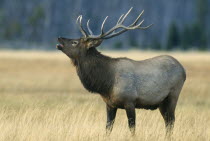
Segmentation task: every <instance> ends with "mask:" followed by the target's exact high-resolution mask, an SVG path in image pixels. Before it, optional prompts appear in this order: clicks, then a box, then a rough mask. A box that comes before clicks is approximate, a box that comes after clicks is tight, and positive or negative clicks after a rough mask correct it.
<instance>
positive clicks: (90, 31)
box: [87, 19, 93, 35]
mask: <svg viewBox="0 0 210 141" xmlns="http://www.w3.org/2000/svg"><path fill="white" fill-rule="evenodd" d="M89 23H90V19H89V20H88V21H87V29H88V32H89V33H90V35H93V31H92V30H91V29H90V26H89Z"/></svg>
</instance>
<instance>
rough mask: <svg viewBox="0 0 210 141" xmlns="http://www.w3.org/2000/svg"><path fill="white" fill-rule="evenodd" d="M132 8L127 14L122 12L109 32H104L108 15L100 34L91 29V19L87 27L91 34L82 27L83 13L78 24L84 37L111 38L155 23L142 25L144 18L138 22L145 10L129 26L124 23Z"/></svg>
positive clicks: (78, 19)
mask: <svg viewBox="0 0 210 141" xmlns="http://www.w3.org/2000/svg"><path fill="white" fill-rule="evenodd" d="M132 9H133V7H131V8H130V9H129V10H128V12H127V13H126V14H125V15H124V14H122V15H121V16H120V18H119V19H118V21H117V23H116V25H115V26H114V27H112V28H111V29H110V30H108V31H107V32H104V24H105V22H106V20H107V18H108V16H107V17H106V18H105V19H104V21H103V23H102V25H101V33H100V34H99V35H94V34H93V32H92V30H91V29H90V26H89V22H90V20H88V22H87V28H88V31H89V33H90V35H88V34H87V32H86V31H85V30H84V29H83V27H82V16H81V15H80V16H79V17H78V18H77V24H78V25H79V28H80V31H81V32H82V34H83V35H84V38H88V39H109V38H112V37H115V36H118V35H120V34H122V33H124V32H126V31H128V30H134V29H147V28H149V27H150V26H152V25H153V24H151V25H148V26H146V27H141V25H142V23H143V22H144V20H142V21H141V22H140V23H139V24H137V23H138V21H139V19H140V17H141V16H142V14H143V13H144V10H143V11H142V12H141V13H140V14H139V16H138V17H137V18H136V20H135V21H134V22H133V23H132V24H130V25H129V26H125V25H123V23H124V21H125V19H126V18H127V16H128V15H129V13H130V12H131V10H132ZM78 21H79V23H78ZM118 29H121V30H120V31H117V30H118ZM116 31H117V32H116Z"/></svg>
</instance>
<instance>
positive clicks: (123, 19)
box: [119, 7, 133, 24]
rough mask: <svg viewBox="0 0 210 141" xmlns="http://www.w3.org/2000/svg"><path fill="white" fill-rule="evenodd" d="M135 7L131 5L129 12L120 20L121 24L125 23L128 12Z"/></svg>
mask: <svg viewBox="0 0 210 141" xmlns="http://www.w3.org/2000/svg"><path fill="white" fill-rule="evenodd" d="M132 9H133V7H131V8H130V9H129V10H128V12H127V13H126V14H125V16H124V17H123V18H122V20H121V21H120V22H119V24H123V22H124V21H125V19H126V17H127V16H128V14H129V13H130V12H131V10H132Z"/></svg>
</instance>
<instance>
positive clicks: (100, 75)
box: [74, 48, 117, 96]
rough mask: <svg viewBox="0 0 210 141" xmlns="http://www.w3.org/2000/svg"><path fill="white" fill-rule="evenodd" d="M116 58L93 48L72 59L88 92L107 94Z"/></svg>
mask: <svg viewBox="0 0 210 141" xmlns="http://www.w3.org/2000/svg"><path fill="white" fill-rule="evenodd" d="M116 60H117V59H113V58H111V57H108V56H105V55H102V54H101V53H100V52H98V51H97V50H96V49H95V48H91V49H89V50H88V51H87V52H86V53H85V54H84V55H82V56H81V57H79V58H78V59H76V60H74V64H75V66H76V69H77V74H78V76H79V78H80V80H81V82H82V84H83V86H84V87H85V88H86V89H87V90H88V91H90V92H93V93H99V94H101V95H102V96H108V95H109V94H110V92H111V90H112V88H113V85H114V79H115V77H114V76H115V70H114V65H113V64H114V63H115V62H116Z"/></svg>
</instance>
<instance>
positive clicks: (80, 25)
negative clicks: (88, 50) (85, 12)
mask: <svg viewBox="0 0 210 141" xmlns="http://www.w3.org/2000/svg"><path fill="white" fill-rule="evenodd" d="M76 23H77V24H78V26H79V29H80V31H81V33H82V34H83V35H84V36H85V38H87V37H88V34H87V32H86V31H85V30H84V29H83V27H82V15H80V16H78V18H77V20H76Z"/></svg>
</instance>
